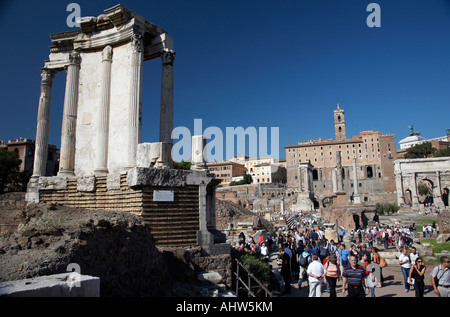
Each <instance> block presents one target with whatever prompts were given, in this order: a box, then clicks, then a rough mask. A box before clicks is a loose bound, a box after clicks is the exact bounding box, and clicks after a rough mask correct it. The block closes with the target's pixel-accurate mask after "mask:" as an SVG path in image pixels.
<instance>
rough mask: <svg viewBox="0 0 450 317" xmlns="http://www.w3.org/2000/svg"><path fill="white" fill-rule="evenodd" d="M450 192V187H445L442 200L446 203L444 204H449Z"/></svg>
mask: <svg viewBox="0 0 450 317" xmlns="http://www.w3.org/2000/svg"><path fill="white" fill-rule="evenodd" d="M448 194H449V189H448V188H444V191H443V193H442V202H443V203H444V206H448Z"/></svg>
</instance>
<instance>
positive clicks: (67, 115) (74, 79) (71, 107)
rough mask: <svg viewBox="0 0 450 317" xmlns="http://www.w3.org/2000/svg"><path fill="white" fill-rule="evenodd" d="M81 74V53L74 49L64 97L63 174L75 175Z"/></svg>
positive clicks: (61, 166)
mask: <svg viewBox="0 0 450 317" xmlns="http://www.w3.org/2000/svg"><path fill="white" fill-rule="evenodd" d="M79 74H80V53H79V52H78V51H73V52H72V53H71V54H70V56H69V65H68V66H67V78H66V92H65V97H64V112H63V123H62V131H61V151H60V153H61V156H60V163H59V173H58V175H61V176H72V175H74V168H75V138H76V127H77V110H78V83H79Z"/></svg>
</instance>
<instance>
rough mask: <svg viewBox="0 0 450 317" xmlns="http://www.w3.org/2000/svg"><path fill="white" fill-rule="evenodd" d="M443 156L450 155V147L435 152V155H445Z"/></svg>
mask: <svg viewBox="0 0 450 317" xmlns="http://www.w3.org/2000/svg"><path fill="white" fill-rule="evenodd" d="M443 156H450V147H448V148H446V149H440V150H437V151H436V153H435V154H434V157H443Z"/></svg>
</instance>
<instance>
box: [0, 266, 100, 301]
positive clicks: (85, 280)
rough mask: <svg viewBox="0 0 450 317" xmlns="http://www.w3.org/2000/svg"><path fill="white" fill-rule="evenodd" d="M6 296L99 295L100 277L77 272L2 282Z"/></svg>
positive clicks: (0, 288) (1, 289)
mask: <svg viewBox="0 0 450 317" xmlns="http://www.w3.org/2000/svg"><path fill="white" fill-rule="evenodd" d="M0 296H2V297H3V296H5V297H99V296H100V279H99V278H98V277H94V276H88V275H80V274H78V273H76V272H72V273H62V274H54V275H50V276H39V277H34V278H29V279H24V280H16V281H8V282H3V283H0Z"/></svg>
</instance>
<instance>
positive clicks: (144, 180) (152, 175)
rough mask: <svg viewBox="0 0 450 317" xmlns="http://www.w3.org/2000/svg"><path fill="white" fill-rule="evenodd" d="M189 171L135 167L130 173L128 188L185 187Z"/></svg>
mask: <svg viewBox="0 0 450 317" xmlns="http://www.w3.org/2000/svg"><path fill="white" fill-rule="evenodd" d="M188 173H189V171H184V170H175V169H156V168H143V167H135V168H133V169H132V170H130V171H129V172H128V175H127V184H128V187H137V186H184V185H185V184H186V175H187V174H188Z"/></svg>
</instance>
